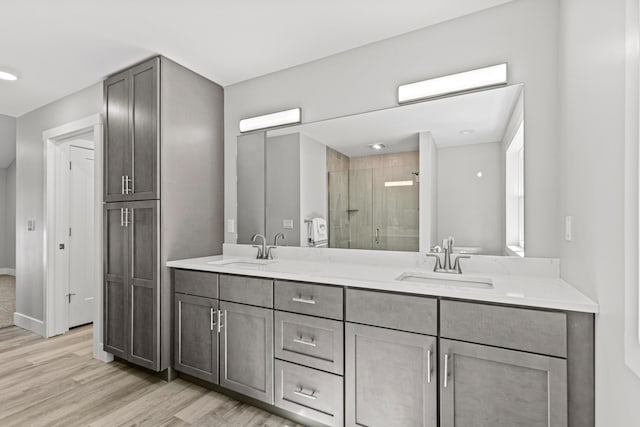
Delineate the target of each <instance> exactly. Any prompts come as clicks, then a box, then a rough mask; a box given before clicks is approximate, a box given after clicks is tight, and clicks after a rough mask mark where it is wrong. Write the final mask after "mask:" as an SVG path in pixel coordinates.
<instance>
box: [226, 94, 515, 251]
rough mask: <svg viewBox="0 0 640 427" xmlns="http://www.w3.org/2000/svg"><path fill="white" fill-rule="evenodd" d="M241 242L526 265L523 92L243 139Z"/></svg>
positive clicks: (240, 158)
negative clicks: (448, 247)
mask: <svg viewBox="0 0 640 427" xmlns="http://www.w3.org/2000/svg"><path fill="white" fill-rule="evenodd" d="M237 148H238V240H237V242H238V243H243V244H251V243H252V241H251V237H252V236H253V235H254V234H256V233H259V234H263V235H265V236H266V237H267V239H268V241H269V242H271V241H272V240H273V238H274V237H275V235H277V234H278V233H283V234H284V235H285V236H286V237H285V239H284V240H280V241H279V244H280V245H289V246H313V247H330V248H343V249H347V248H350V249H373V250H390V251H413V252H415V251H418V250H420V251H438V250H440V249H441V247H442V242H443V240H445V239H448V238H450V237H453V241H454V244H453V251H454V252H459V253H473V254H490V255H516V254H517V255H520V256H524V245H525V243H524V240H525V239H524V174H523V168H524V113H523V87H522V85H515V86H507V87H502V88H499V89H492V90H485V91H480V92H475V93H470V94H465V95H460V96H455V97H449V98H443V99H438V100H433V101H429V102H422V103H416V104H411V105H405V106H400V107H396V108H390V109H385V110H379V111H373V112H368V113H363V114H358V115H353V116H347V117H340V118H336V119H330V120H324V121H319V122H313V123H305V124H302V125H298V126H291V127H286V128H280V129H275V130H269V131H268V132H258V133H253V134H246V135H241V136H239V137H238V147H237Z"/></svg>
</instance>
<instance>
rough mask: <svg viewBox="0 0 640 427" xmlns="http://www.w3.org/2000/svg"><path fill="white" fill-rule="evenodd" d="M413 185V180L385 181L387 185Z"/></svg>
mask: <svg viewBox="0 0 640 427" xmlns="http://www.w3.org/2000/svg"><path fill="white" fill-rule="evenodd" d="M412 185H413V181H385V182H384V186H385V187H410V186H412Z"/></svg>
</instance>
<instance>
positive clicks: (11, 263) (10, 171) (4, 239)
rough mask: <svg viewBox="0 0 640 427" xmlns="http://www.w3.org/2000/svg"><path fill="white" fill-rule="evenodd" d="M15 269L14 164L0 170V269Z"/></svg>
mask: <svg viewBox="0 0 640 427" xmlns="http://www.w3.org/2000/svg"><path fill="white" fill-rule="evenodd" d="M2 268H10V269H15V268H16V162H15V161H14V162H13V163H11V165H10V166H9V167H8V168H4V169H0V269H2Z"/></svg>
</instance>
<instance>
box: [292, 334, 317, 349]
mask: <svg viewBox="0 0 640 427" xmlns="http://www.w3.org/2000/svg"><path fill="white" fill-rule="evenodd" d="M293 342H295V343H298V344H303V345H308V346H309V347H317V346H318V344H316V342H315V341H314V340H313V339H310V340H308V339H306V338H305V337H303V336H300V337H298V338H294V339H293Z"/></svg>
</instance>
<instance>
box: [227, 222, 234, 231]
mask: <svg viewBox="0 0 640 427" xmlns="http://www.w3.org/2000/svg"><path fill="white" fill-rule="evenodd" d="M235 232H236V222H235V221H234V220H232V219H228V220H227V233H235Z"/></svg>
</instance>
